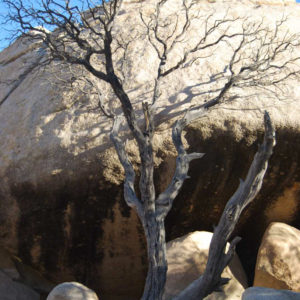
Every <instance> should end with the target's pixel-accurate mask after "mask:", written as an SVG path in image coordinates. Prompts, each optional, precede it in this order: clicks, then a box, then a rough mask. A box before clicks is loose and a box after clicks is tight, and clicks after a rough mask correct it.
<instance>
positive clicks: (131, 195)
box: [110, 116, 144, 220]
mask: <svg viewBox="0 0 300 300" xmlns="http://www.w3.org/2000/svg"><path fill="white" fill-rule="evenodd" d="M123 120H124V117H123V116H116V117H115V119H114V125H113V128H112V131H111V134H110V138H111V140H112V142H113V143H114V146H115V149H116V151H117V153H118V156H119V160H120V162H121V164H122V166H123V168H124V170H125V182H124V198H125V201H126V203H127V205H128V206H130V207H133V208H135V209H136V211H137V213H138V214H139V216H140V218H141V217H142V215H143V209H142V205H141V201H140V200H139V199H138V197H137V195H136V192H135V188H134V183H135V172H134V169H133V167H132V164H131V162H130V161H129V159H128V156H127V153H126V150H125V146H124V142H123V141H122V140H121V139H120V138H119V134H120V126H121V124H122V122H123ZM143 219H144V218H143V217H142V218H141V220H143Z"/></svg>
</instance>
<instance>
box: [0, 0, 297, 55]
mask: <svg viewBox="0 0 300 300" xmlns="http://www.w3.org/2000/svg"><path fill="white" fill-rule="evenodd" d="M80 2H81V0H73V1H72V3H80ZM95 2H97V1H95ZM296 2H298V3H300V0H296ZM6 14H7V9H6V7H5V5H4V4H3V2H2V0H0V51H1V50H3V49H4V48H6V47H7V46H8V45H9V41H8V40H7V39H8V38H9V36H10V33H9V32H8V31H7V30H12V29H14V27H13V26H12V25H11V24H7V25H2V24H1V23H2V22H3V19H4V18H5V15H6Z"/></svg>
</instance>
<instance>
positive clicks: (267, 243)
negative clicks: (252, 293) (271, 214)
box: [254, 223, 300, 292]
mask: <svg viewBox="0 0 300 300" xmlns="http://www.w3.org/2000/svg"><path fill="white" fill-rule="evenodd" d="M299 268H300V231H299V230H297V229H296V228H293V227H291V226H289V225H286V224H283V223H271V224H270V225H269V227H268V228H267V230H266V232H265V234H264V236H263V239H262V243H261V245H260V248H259V251H258V256H257V262H256V268H255V277H254V286H260V287H269V288H273V289H287V290H292V291H295V292H300V274H299V271H298V270H299Z"/></svg>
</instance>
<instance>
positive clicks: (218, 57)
mask: <svg viewBox="0 0 300 300" xmlns="http://www.w3.org/2000/svg"><path fill="white" fill-rule="evenodd" d="M217 2H218V1H216V3H210V4H209V3H208V2H206V1H199V3H198V4H197V5H199V9H200V8H201V9H204V10H203V11H205V12H206V11H210V10H211V9H214V10H215V12H216V14H217V16H218V17H220V16H224V14H225V13H226V11H227V10H228V7H229V6H230V9H229V11H228V13H229V14H231V15H232V16H234V17H239V16H242V15H243V14H244V13H245V12H247V13H248V14H249V15H250V16H251V15H252V16H254V17H257V18H261V17H264V20H265V21H266V22H274V20H275V19H280V18H282V14H283V13H284V14H285V15H289V20H288V21H287V23H286V25H285V26H286V28H289V29H290V30H291V31H292V32H295V31H296V30H298V28H300V18H299V16H300V9H299V6H298V5H294V6H286V7H285V8H282V7H278V6H267V5H262V6H260V7H258V6H257V5H256V4H255V3H253V2H248V1H241V2H234V4H232V3H231V2H225V1H224V2H222V3H217ZM178 5H179V1H175V0H172V1H170V5H168V9H169V10H170V11H171V12H176V11H178ZM154 7H155V6H154V2H153V1H146V2H143V3H141V4H137V3H135V2H129V3H127V4H126V3H125V4H124V6H123V7H122V9H121V11H120V16H119V17H118V19H117V21H116V24H115V26H116V27H115V28H116V31H118V30H119V31H120V32H121V30H122V34H124V35H125V36H126V34H129V32H131V31H132V30H133V28H134V29H138V30H141V32H142V33H143V32H144V31H143V30H144V29H143V27H142V24H141V20H140V14H139V10H140V9H143V11H144V13H145V14H147V13H148V14H150V13H151V12H152V11H153V8H154ZM199 11H202V10H199ZM195 27H196V28H198V27H197V26H196V24H195ZM198 33H199V32H198V31H192V32H191V33H189V34H190V36H189V39H187V40H192V38H195V37H197V36H198ZM130 47H131V48H130V51H129V53H130V54H129V55H128V57H127V60H126V66H125V67H126V74H127V75H128V78H127V80H126V82H125V83H124V87H125V89H126V91H127V92H128V94H129V96H130V98H131V99H132V102H133V104H134V107H135V108H136V111H137V113H138V115H139V116H141V115H142V113H141V102H142V101H144V100H150V99H151V97H152V96H151V91H152V90H153V80H154V77H155V75H156V72H157V69H156V67H157V65H158V59H157V54H156V52H155V50H154V49H153V47H152V46H151V45H150V44H149V42H148V40H147V39H145V37H144V35H141V36H139V37H138V38H136V39H135V40H134V42H132V44H131V46H130ZM178 51H179V50H178ZM297 51H298V50H297ZM179 53H180V51H179ZM211 53H213V56H210V55H211ZM206 54H207V55H204V56H207V58H206V59H201V60H197V62H195V63H194V64H192V65H187V66H185V68H183V69H179V70H177V71H176V72H174V73H172V74H170V75H169V76H168V77H167V78H166V79H165V80H164V81H163V89H162V94H161V96H160V98H159V100H158V102H157V112H158V113H157V116H156V123H157V134H156V135H155V137H154V144H153V145H154V151H155V165H156V170H155V183H156V189H157V192H160V191H162V190H163V189H164V188H165V187H166V186H167V184H168V183H169V182H170V179H171V177H172V174H173V171H174V168H175V159H176V151H175V148H174V146H173V144H172V142H171V137H170V136H171V134H170V132H171V130H170V128H171V125H172V124H173V123H174V121H175V120H176V119H177V118H178V117H180V116H182V114H183V113H184V112H185V111H186V109H187V108H189V107H190V106H192V105H194V106H195V105H200V104H203V103H204V101H206V100H209V99H210V98H212V97H214V95H215V94H214V93H213V92H212V90H218V88H220V87H221V86H222V84H224V81H222V82H215V81H211V80H210V79H211V78H215V76H216V75H217V74H220V73H222V72H223V71H224V70H225V69H226V66H227V65H228V62H229V60H230V57H231V55H232V48H230V47H226V46H225V45H222V48H216V49H214V51H211V50H210V52H209V53H206ZM43 55H45V51H44V49H43V48H42V47H41V45H39V44H38V43H37V44H32V43H28V42H26V41H24V40H22V39H18V40H17V41H16V42H15V43H14V44H13V45H11V46H10V47H9V48H7V49H5V50H4V51H2V52H1V53H0V64H1V65H0V70H1V72H0V82H1V86H0V103H1V105H0V120H1V122H0V140H1V143H0V229H1V230H0V243H1V245H3V246H5V247H6V248H7V249H9V250H10V251H11V252H12V253H14V254H17V255H18V256H19V257H21V258H22V259H23V261H24V262H25V263H27V264H29V265H31V266H33V267H35V268H36V269H39V271H40V272H42V273H43V274H44V275H45V276H46V277H47V278H48V279H49V280H51V281H53V282H55V283H60V282H64V281H78V282H82V283H84V284H86V285H87V286H89V287H91V288H92V289H93V290H95V291H96V292H97V293H98V295H99V298H100V299H109V300H113V299H122V300H126V299H128V300H130V299H138V297H139V296H140V294H141V291H142V289H143V284H144V276H145V272H146V267H147V258H146V252H145V241H144V235H143V232H142V229H141V226H140V223H139V221H138V218H137V216H136V214H135V213H134V212H133V211H132V210H130V209H129V208H128V207H127V206H126V205H125V203H124V200H123V189H122V182H123V179H124V174H123V169H122V167H121V166H120V164H119V162H118V158H117V155H116V153H115V150H114V149H113V146H112V143H111V142H110V140H109V131H110V129H111V125H112V124H111V121H110V120H108V119H107V118H106V117H105V116H103V114H101V112H99V110H97V109H96V106H97V97H95V96H91V97H89V96H88V95H87V94H85V93H82V92H81V91H80V89H78V86H79V85H81V84H83V83H82V81H80V80H77V81H75V82H72V85H64V84H63V81H62V80H61V79H64V76H66V77H67V75H66V74H67V68H64V69H63V72H62V71H61V69H62V68H61V66H60V65H51V66H49V67H47V68H46V69H43V70H39V72H37V70H36V68H34V66H35V65H37V64H39V63H40V61H41V60H42V59H43ZM178 57H180V54H178V55H175V54H174V57H173V58H172V60H171V62H173V63H174V62H175V61H176V59H178ZM116 59H117V60H118V59H120V58H118V57H117V58H116ZM84 76H88V75H87V74H86V73H83V74H82V77H81V78H84ZM98 85H99V88H100V89H101V92H102V94H103V95H104V96H105V98H106V99H108V100H110V103H112V104H111V105H112V106H113V107H116V109H118V102H117V100H116V99H115V97H114V96H113V94H112V92H111V91H110V89H109V87H108V86H107V85H105V84H103V83H101V82H99V83H98ZM299 86H300V85H299V82H298V81H297V80H292V78H291V79H289V81H287V82H286V84H285V86H284V88H283V89H282V92H281V94H280V95H276V96H278V97H274V96H272V95H270V94H268V93H267V91H265V90H257V89H255V88H248V89H238V88H235V89H234V90H233V95H234V94H237V95H239V96H240V97H238V98H234V97H233V98H230V99H232V101H230V102H227V103H224V104H222V105H220V106H219V107H218V108H217V109H214V110H212V111H210V112H209V113H208V114H207V116H206V117H205V118H202V119H200V120H197V121H195V122H193V123H192V124H191V125H189V126H188V127H187V129H186V134H185V145H186V147H187V148H188V151H191V152H193V151H195V152H204V153H206V155H205V156H204V157H203V158H202V159H201V160H198V161H194V162H193V163H192V164H191V167H190V174H189V175H190V177H191V178H190V179H188V180H187V181H186V182H185V184H184V186H183V188H182V190H181V192H180V194H179V196H178V197H177V199H176V200H175V204H174V207H173V209H172V211H171V212H170V214H169V216H168V218H167V221H166V229H167V238H168V240H170V239H174V238H176V237H178V236H182V235H184V234H187V233H188V232H191V231H195V230H208V231H212V229H213V225H214V224H216V223H217V222H218V219H219V217H220V214H221V212H222V209H223V207H224V205H225V203H226V201H227V200H228V199H229V197H230V196H231V195H232V193H233V192H234V191H235V189H236V188H237V186H238V184H239V178H244V177H245V175H246V173H247V169H248V167H249V165H250V162H251V160H252V158H253V156H254V153H255V151H256V149H257V147H258V144H259V143H260V142H261V140H262V136H263V129H262V128H263V127H262V126H263V121H262V120H263V112H264V110H265V109H267V110H268V111H269V112H270V115H271V118H272V120H273V122H274V126H275V127H276V131H277V146H276V147H275V149H274V154H273V156H272V158H271V160H270V167H269V170H268V173H267V175H266V178H265V180H264V184H263V189H262V191H261V192H260V194H259V195H258V197H257V198H256V200H255V202H254V203H253V204H252V205H251V206H250V207H249V208H248V209H247V211H246V212H245V213H244V215H243V217H242V220H241V222H240V223H239V226H238V229H237V231H236V233H237V234H239V235H240V236H242V238H243V240H242V242H241V243H240V245H239V246H238V252H239V254H240V258H241V260H242V263H244V266H245V269H246V271H247V273H248V276H249V278H250V280H251V275H253V271H254V266H255V259H256V253H257V250H258V246H259V241H260V239H261V237H262V235H263V233H264V231H265V229H266V227H267V226H268V224H269V223H270V222H272V221H281V222H286V223H289V224H293V225H295V226H296V227H298V228H299V227H300V224H299V220H300V213H299V202H300V201H299V187H300V178H299V174H300V168H299V155H298V153H300V149H299V148H300V133H299V128H300V119H299V115H300V106H299V95H300V91H299ZM81 87H82V86H81ZM229 96H232V95H229ZM278 98H279V99H280V100H279V99H278ZM124 130H126V128H125V127H124ZM126 137H127V136H126ZM127 150H128V152H129V156H130V158H131V160H132V161H133V164H134V167H135V168H136V169H138V166H139V158H138V153H137V149H136V146H135V144H134V143H133V142H132V141H130V140H129V142H128V144H127ZM282 208H284V209H282ZM133 279H134V280H133Z"/></svg>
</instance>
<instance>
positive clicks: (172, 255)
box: [163, 231, 248, 300]
mask: <svg viewBox="0 0 300 300" xmlns="http://www.w3.org/2000/svg"><path fill="white" fill-rule="evenodd" d="M212 235H213V234H212V233H211V232H207V231H196V232H193V233H190V234H188V235H185V236H183V237H180V238H177V239H175V240H173V241H170V242H168V243H167V260H168V273H167V282H166V286H165V293H164V297H163V299H164V300H171V299H172V298H173V297H175V296H176V295H178V294H179V293H180V292H181V291H182V290H184V289H185V288H186V287H187V286H188V285H189V284H190V283H192V282H193V281H194V280H196V279H197V278H199V277H200V275H201V274H203V273H204V270H205V266H206V262H207V258H208V249H209V245H210V242H211V238H212ZM228 246H229V245H228ZM222 277H224V278H230V281H229V283H228V284H227V285H226V286H225V287H224V291H223V292H214V293H212V294H211V295H209V296H207V297H206V298H205V300H239V299H241V296H242V294H243V292H244V289H245V288H246V287H247V286H248V283H247V277H246V275H245V272H244V270H243V267H242V265H241V263H240V260H239V258H238V256H237V255H235V256H234V258H233V260H232V261H231V263H230V265H229V266H228V267H226V268H225V270H224V272H223V273H222Z"/></svg>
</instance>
